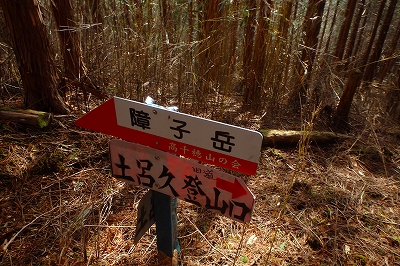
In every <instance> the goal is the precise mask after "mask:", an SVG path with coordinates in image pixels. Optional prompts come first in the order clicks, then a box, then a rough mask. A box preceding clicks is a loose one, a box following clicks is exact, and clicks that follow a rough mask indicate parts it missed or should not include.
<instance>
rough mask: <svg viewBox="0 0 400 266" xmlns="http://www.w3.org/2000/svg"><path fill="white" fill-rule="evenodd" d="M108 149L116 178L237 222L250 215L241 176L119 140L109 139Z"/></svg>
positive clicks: (249, 197)
mask: <svg viewBox="0 0 400 266" xmlns="http://www.w3.org/2000/svg"><path fill="white" fill-rule="evenodd" d="M109 151H110V158H111V165H112V166H111V169H112V174H113V176H114V177H116V178H117V179H119V180H123V181H125V182H127V183H130V184H133V185H136V186H141V187H145V188H149V189H152V190H154V191H158V192H161V193H163V194H166V195H169V196H171V197H175V198H179V199H181V200H185V201H187V202H190V203H193V204H195V205H197V206H201V207H204V208H206V209H208V210H211V211H214V212H216V213H219V214H221V215H224V216H226V217H228V218H230V219H233V220H236V221H239V222H249V221H250V219H251V213H252V211H253V207H254V195H253V194H252V193H251V192H250V190H249V189H248V188H247V186H246V184H245V183H244V181H243V180H242V179H241V178H237V177H235V176H233V175H229V174H227V173H224V172H221V171H218V170H216V169H213V168H210V167H207V166H204V165H201V164H198V163H197V162H195V161H193V160H187V159H183V158H179V157H177V156H175V155H172V154H169V153H165V152H162V151H159V150H157V149H153V148H150V147H146V146H142V145H139V144H134V143H130V142H126V141H123V140H117V139H114V140H111V141H110V142H109Z"/></svg>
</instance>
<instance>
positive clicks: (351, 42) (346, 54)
mask: <svg viewBox="0 0 400 266" xmlns="http://www.w3.org/2000/svg"><path fill="white" fill-rule="evenodd" d="M357 10H358V11H357V13H356V15H355V17H354V19H353V23H352V25H351V31H350V36H349V39H348V41H347V47H346V49H345V52H344V55H343V58H344V59H348V58H349V57H350V56H351V54H352V52H353V48H354V44H355V42H356V37H357V32H358V30H359V28H360V22H361V17H362V14H363V13H364V10H365V0H361V2H360V5H359V8H358V9H357Z"/></svg>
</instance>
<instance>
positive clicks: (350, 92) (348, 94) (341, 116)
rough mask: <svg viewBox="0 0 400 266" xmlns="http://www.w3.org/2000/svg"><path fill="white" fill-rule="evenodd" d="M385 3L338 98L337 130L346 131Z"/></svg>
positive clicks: (335, 119)
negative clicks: (357, 62) (356, 64)
mask: <svg viewBox="0 0 400 266" xmlns="http://www.w3.org/2000/svg"><path fill="white" fill-rule="evenodd" d="M385 3H386V0H381V3H380V7H379V10H378V13H377V15H376V20H375V24H374V27H373V29H372V32H371V34H370V39H369V42H368V45H367V48H366V49H365V51H364V54H363V57H362V59H361V64H360V67H359V69H356V70H355V71H352V72H351V73H350V76H349V77H348V78H347V81H346V83H345V85H344V88H343V94H342V97H340V101H339V104H338V107H337V109H336V114H335V118H334V121H335V127H336V129H337V130H343V129H345V130H346V129H348V119H349V114H350V107H351V103H352V102H353V98H354V94H355V93H356V90H357V88H358V87H359V86H360V84H361V79H362V76H363V73H364V69H365V65H366V63H367V62H368V57H369V54H370V52H371V48H372V43H373V42H374V39H375V36H376V32H377V30H378V26H379V22H380V20H381V17H382V13H383V9H384V7H385Z"/></svg>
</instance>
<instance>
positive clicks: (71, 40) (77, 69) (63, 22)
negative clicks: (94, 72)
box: [51, 0, 87, 80]
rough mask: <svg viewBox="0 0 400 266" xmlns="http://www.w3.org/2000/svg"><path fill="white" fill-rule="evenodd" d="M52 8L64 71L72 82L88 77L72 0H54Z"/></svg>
mask: <svg viewBox="0 0 400 266" xmlns="http://www.w3.org/2000/svg"><path fill="white" fill-rule="evenodd" d="M51 8H52V11H53V15H54V18H55V22H56V24H57V28H58V35H59V37H60V46H61V47H60V48H61V53H62V55H63V59H64V71H65V74H66V76H67V77H68V78H69V79H71V80H80V79H82V78H84V77H85V76H86V71H87V70H86V67H85V64H84V62H83V59H82V51H81V40H80V36H79V32H78V29H77V25H76V20H75V16H74V13H73V9H72V6H71V2H70V0H52V1H51Z"/></svg>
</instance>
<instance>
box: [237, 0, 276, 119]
mask: <svg viewBox="0 0 400 266" xmlns="http://www.w3.org/2000/svg"><path fill="white" fill-rule="evenodd" d="M272 8H273V3H272V1H271V0H267V1H264V0H261V1H260V7H259V9H258V10H259V11H258V17H257V30H256V35H255V41H254V48H253V54H252V59H251V63H250V73H249V80H248V84H247V85H248V86H246V88H245V93H244V107H245V109H249V110H252V111H257V110H258V109H259V108H260V107H261V91H262V87H263V81H264V72H265V71H264V69H265V59H266V58H265V57H266V48H267V42H266V38H267V34H268V25H269V18H270V16H271V10H272Z"/></svg>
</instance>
